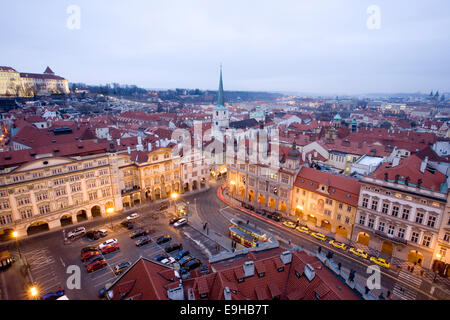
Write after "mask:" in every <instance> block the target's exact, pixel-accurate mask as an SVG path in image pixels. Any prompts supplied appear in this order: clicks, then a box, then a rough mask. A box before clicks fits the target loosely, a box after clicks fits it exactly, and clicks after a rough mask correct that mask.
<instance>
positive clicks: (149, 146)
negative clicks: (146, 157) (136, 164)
mask: <svg viewBox="0 0 450 320" xmlns="http://www.w3.org/2000/svg"><path fill="white" fill-rule="evenodd" d="M148 151H152V144H151V143H149V144H148Z"/></svg>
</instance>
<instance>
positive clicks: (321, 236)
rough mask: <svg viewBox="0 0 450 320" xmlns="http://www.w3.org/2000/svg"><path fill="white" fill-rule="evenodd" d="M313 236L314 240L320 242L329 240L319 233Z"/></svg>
mask: <svg viewBox="0 0 450 320" xmlns="http://www.w3.org/2000/svg"><path fill="white" fill-rule="evenodd" d="M311 235H312V236H313V237H314V238H316V239H317V240H320V241H326V240H327V237H326V236H325V235H324V234H322V233H319V232H313V233H311Z"/></svg>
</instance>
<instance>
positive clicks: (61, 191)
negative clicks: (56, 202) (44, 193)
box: [55, 188, 66, 197]
mask: <svg viewBox="0 0 450 320" xmlns="http://www.w3.org/2000/svg"><path fill="white" fill-rule="evenodd" d="M55 194H56V196H57V197H60V196H64V195H66V188H59V189H56V191H55Z"/></svg>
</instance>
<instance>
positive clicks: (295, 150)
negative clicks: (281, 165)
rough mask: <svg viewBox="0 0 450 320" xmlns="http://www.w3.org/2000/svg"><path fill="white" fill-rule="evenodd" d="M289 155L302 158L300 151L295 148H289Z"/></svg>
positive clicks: (289, 156) (293, 157) (292, 157)
mask: <svg viewBox="0 0 450 320" xmlns="http://www.w3.org/2000/svg"><path fill="white" fill-rule="evenodd" d="M287 157H288V158H290V159H298V158H300V152H299V151H298V150H297V149H295V148H293V149H291V150H289V152H288V154H287Z"/></svg>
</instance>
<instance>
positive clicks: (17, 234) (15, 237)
mask: <svg viewBox="0 0 450 320" xmlns="http://www.w3.org/2000/svg"><path fill="white" fill-rule="evenodd" d="M12 236H13V238H14V239H16V246H17V251H18V252H19V258H20V260H22V253H21V252H20V245H19V233H18V232H17V231H13V233H12Z"/></svg>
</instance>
